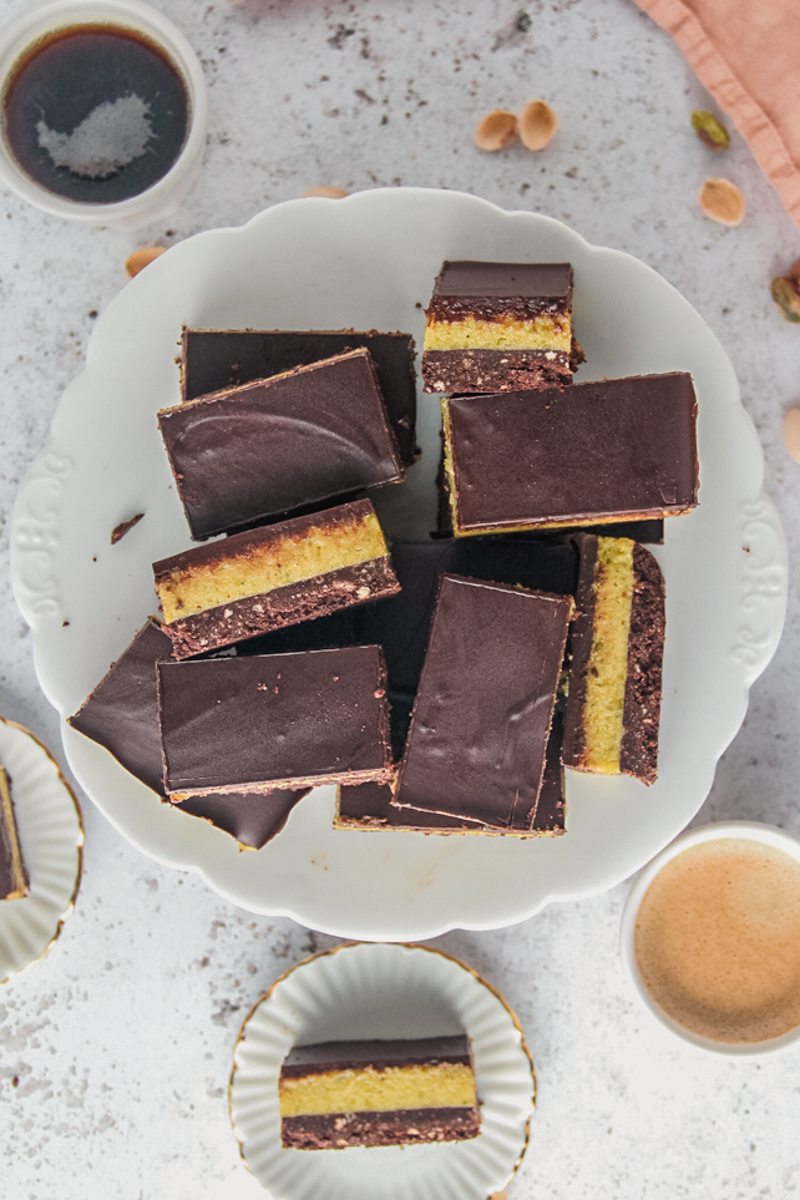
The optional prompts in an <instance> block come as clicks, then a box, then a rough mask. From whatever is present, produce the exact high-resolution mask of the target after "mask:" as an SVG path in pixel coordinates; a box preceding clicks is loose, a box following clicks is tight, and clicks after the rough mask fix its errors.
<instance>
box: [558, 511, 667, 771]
mask: <svg viewBox="0 0 800 1200" xmlns="http://www.w3.org/2000/svg"><path fill="white" fill-rule="evenodd" d="M578 544H579V546H580V555H581V567H580V574H579V581H578V596H577V609H578V611H577V615H576V618H575V621H574V623H573V627H572V634H571V642H572V667H571V670H570V676H569V683H568V689H569V690H568V696H567V712H566V728H565V737H564V749H563V761H564V764H565V765H566V766H568V767H574V768H576V769H578V770H582V771H592V772H597V773H599V774H606V775H619V774H623V775H633V776H635V777H636V778H637V779H640V780H641V781H642V782H643V783H647V784H650V783H654V782H655V779H656V777H657V774H658V744H659V720H660V713H661V690H662V670H663V658H664V633H665V621H666V616H665V596H664V578H663V576H662V574H661V569H660V567H659V565H658V563H657V562H656V560H655V558H654V556H653V555H652V554H651V553H650V551H649V550H646V549H645V548H644V546H640V545H639V544H638V543H637V542H633V541H630V540H628V539H625V538H603V537H594V536H593V535H591V534H584V535H582V536H581V537H580V538H579V539H578Z"/></svg>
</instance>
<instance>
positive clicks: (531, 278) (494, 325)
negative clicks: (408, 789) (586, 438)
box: [422, 262, 582, 393]
mask: <svg viewBox="0 0 800 1200" xmlns="http://www.w3.org/2000/svg"><path fill="white" fill-rule="evenodd" d="M581 357H582V356H581V352H580V349H579V347H578V345H577V343H576V342H575V338H574V335H573V332H572V267H571V266H570V264H569V263H501V262H446V263H445V264H444V265H443V267H442V269H441V271H440V273H439V275H438V277H437V279H436V283H435V285H434V290H433V296H432V298H431V301H430V304H429V305H428V308H427V323H426V326H425V342H424V348H423V355H422V377H423V380H424V383H425V390H426V391H427V392H453V393H474V392H506V391H516V390H523V389H524V390H531V389H538V388H543V387H563V386H564V385H565V384H567V383H570V382H571V380H572V371H573V369H574V367H575V366H577V364H578V362H579V361H580V359H581Z"/></svg>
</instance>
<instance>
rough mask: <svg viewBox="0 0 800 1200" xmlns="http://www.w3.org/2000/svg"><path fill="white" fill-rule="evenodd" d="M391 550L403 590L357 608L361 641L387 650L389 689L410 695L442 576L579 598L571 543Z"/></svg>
mask: <svg viewBox="0 0 800 1200" xmlns="http://www.w3.org/2000/svg"><path fill="white" fill-rule="evenodd" d="M391 549H392V565H393V567H394V570H395V574H396V575H397V581H398V583H399V584H400V588H401V591H400V593H399V595H397V596H393V597H391V598H390V599H388V600H384V601H382V602H381V603H380V604H371V605H368V606H367V607H365V608H363V609H360V610H358V615H359V640H360V641H365V642H377V643H378V644H379V645H381V646H382V647H383V653H384V655H385V656H386V669H387V670H388V672H389V685H390V687H391V688H392V690H393V691H397V690H400V691H404V692H406V693H410V694H411V695H412V696H413V694H414V692H416V690H417V685H418V683H419V677H420V673H421V671H422V664H423V661H424V659H425V648H426V646H427V643H428V634H429V632H430V625H431V618H432V617H433V610H434V607H435V605H436V595H437V592H438V588H439V578H440V576H441V575H444V574H452V575H466V576H468V577H469V578H471V579H484V580H488V581H489V582H490V583H507V584H520V585H521V586H522V587H526V588H531V589H533V590H535V591H542V592H554V593H556V594H557V595H560V596H574V594H575V587H576V584H577V578H578V556H577V553H576V550H575V547H574V546H573V545H572V544H571V543H563V544H561V543H556V542H545V541H542V540H539V541H536V540H534V539H533V538H528V539H527V540H524V541H523V540H521V539H519V540H515V541H500V539H498V538H450V539H444V538H442V539H437V540H430V541H427V542H416V541H399V540H398V541H393V542H392V544H391Z"/></svg>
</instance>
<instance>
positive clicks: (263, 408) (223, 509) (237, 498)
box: [158, 350, 403, 538]
mask: <svg viewBox="0 0 800 1200" xmlns="http://www.w3.org/2000/svg"><path fill="white" fill-rule="evenodd" d="M158 423H159V427H160V429H161V436H162V437H163V439H164V445H165V446H166V449H167V454H168V455H169V459H170V463H171V465H172V470H173V473H174V475H175V479H176V482H177V485H178V490H179V492H180V495H181V499H182V501H183V505H184V508H185V510H186V516H187V519H188V521H189V526H190V528H191V531H192V536H193V537H195V538H206V537H210V536H211V535H212V534H215V533H227V532H229V531H230V530H232V529H240V528H242V527H243V526H247V525H252V524H255V523H256V522H257V521H259V520H264V519H266V518H267V517H272V516H275V515H276V514H279V513H286V512H291V511H292V510H294V509H299V508H305V507H306V506H309V505H314V504H320V503H322V502H324V501H326V500H330V499H332V498H334V497H336V496H342V495H346V494H347V493H348V492H358V491H362V490H363V489H364V488H368V487H378V486H380V485H381V484H386V483H391V482H397V481H398V480H400V479H401V478H402V475H403V468H402V465H401V463H400V460H399V458H398V454H397V449H396V446H395V441H394V435H393V433H392V430H391V427H390V425H389V423H388V420H387V417H386V409H385V407H384V403H383V397H382V395H381V391H380V388H379V386H378V380H377V376H376V374H375V368H374V366H373V364H372V359H371V358H370V355H369V351H368V350H354V351H351V352H350V353H349V354H343V355H339V356H338V357H336V358H329V359H326V360H324V361H323V362H320V363H312V364H310V365H309V366H304V367H297V368H295V369H294V370H292V371H289V372H286V373H285V374H283V375H279V376H275V377H273V378H271V379H261V380H256V381H254V382H252V383H246V384H242V385H239V386H238V387H234V388H228V389H226V390H223V391H217V392H212V393H210V394H209V395H206V396H201V397H200V398H198V399H196V400H193V401H191V402H189V403H187V404H179V405H177V406H176V407H175V408H168V409H164V410H162V411H161V412H160V413H159V414H158Z"/></svg>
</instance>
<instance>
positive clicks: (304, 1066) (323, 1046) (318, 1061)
mask: <svg viewBox="0 0 800 1200" xmlns="http://www.w3.org/2000/svg"><path fill="white" fill-rule="evenodd" d="M470 1062H471V1059H470V1052H469V1041H468V1040H467V1038H466V1037H465V1036H464V1035H463V1034H462V1035H456V1036H454V1037H432V1038H403V1039H391V1040H383V1039H380V1038H371V1039H369V1040H368V1041H352V1042H318V1043H316V1044H314V1045H309V1046H295V1047H294V1049H292V1050H291V1051H290V1052H289V1054H288V1055H287V1056H286V1059H285V1060H284V1063H283V1066H282V1067H281V1077H282V1078H286V1079H296V1078H298V1077H299V1076H302V1075H316V1074H317V1073H318V1072H320V1071H345V1070H347V1068H348V1067H359V1066H373V1067H377V1068H381V1067H411V1066H415V1065H417V1064H419V1063H432V1064H433V1063H466V1064H467V1065H469V1064H470Z"/></svg>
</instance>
